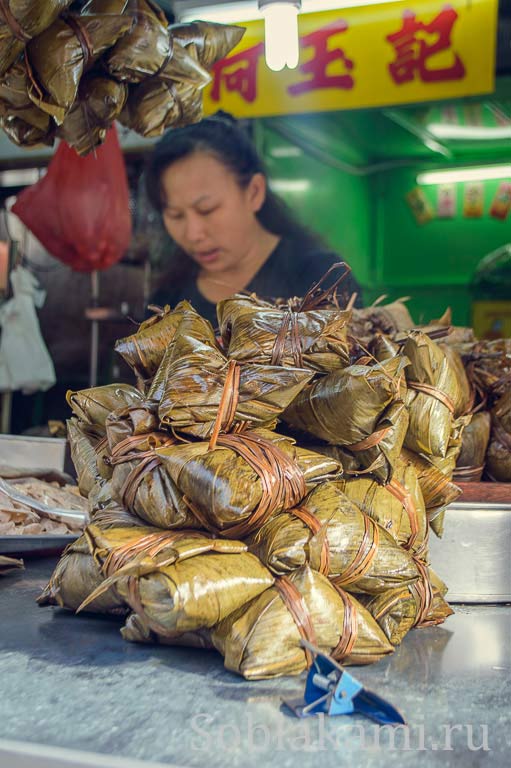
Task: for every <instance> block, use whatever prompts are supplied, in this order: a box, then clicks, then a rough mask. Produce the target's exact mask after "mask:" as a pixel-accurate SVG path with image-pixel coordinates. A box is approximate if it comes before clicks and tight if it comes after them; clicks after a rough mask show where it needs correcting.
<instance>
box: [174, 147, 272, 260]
mask: <svg viewBox="0 0 511 768" xmlns="http://www.w3.org/2000/svg"><path fill="white" fill-rule="evenodd" d="M161 183H162V188H163V193H164V200H165V201H166V205H165V207H164V209H163V221H164V223H165V227H166V229H167V232H168V233H169V235H170V236H171V237H172V239H173V240H174V241H175V242H176V243H177V244H178V245H179V246H180V247H181V248H182V249H183V250H184V251H185V252H186V253H187V254H188V255H189V256H190V257H191V258H192V259H193V260H194V261H195V262H196V263H197V264H198V265H199V266H200V267H201V268H202V269H203V270H204V271H206V272H223V271H226V270H230V269H236V267H239V266H240V263H242V262H243V260H244V258H246V257H247V255H248V254H249V253H250V251H251V248H252V247H253V246H254V244H255V242H256V241H257V238H258V236H259V231H260V224H259V222H258V220H257V218H256V213H257V211H258V210H259V209H260V208H261V206H262V205H263V203H264V200H265V196H266V181H265V178H264V176H263V175H262V174H260V173H258V174H255V176H253V178H252V180H251V181H250V183H249V185H248V187H246V188H242V187H240V185H239V183H238V180H237V179H236V177H235V175H234V174H233V173H232V172H231V171H230V169H229V168H227V167H226V166H225V165H224V164H223V163H222V162H220V161H219V160H218V159H217V158H216V157H214V156H213V155H210V154H208V153H207V152H196V153H194V154H193V155H189V156H188V157H185V158H183V159H182V160H178V161H177V162H175V163H173V164H172V165H171V166H170V167H169V168H167V169H166V170H165V171H164V173H163V174H162V177H161Z"/></svg>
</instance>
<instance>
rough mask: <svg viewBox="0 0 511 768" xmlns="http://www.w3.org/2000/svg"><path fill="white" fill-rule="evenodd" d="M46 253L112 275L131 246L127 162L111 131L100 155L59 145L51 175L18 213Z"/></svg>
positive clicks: (23, 199) (20, 201)
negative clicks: (104, 270) (110, 271)
mask: <svg viewBox="0 0 511 768" xmlns="http://www.w3.org/2000/svg"><path fill="white" fill-rule="evenodd" d="M12 211H13V213H15V214H16V215H17V216H19V218H20V219H21V221H22V222H23V223H24V224H25V226H26V227H28V229H29V230H30V231H31V232H33V234H34V235H35V236H36V237H37V239H38V240H39V241H40V242H41V243H42V244H43V246H44V247H45V248H46V250H47V251H48V252H49V253H51V254H52V256H55V257H56V258H57V259H59V260H60V261H63V262H64V264H68V265H69V266H70V267H72V269H75V270H77V271H79V272H92V271H93V270H96V269H107V267H110V266H112V264H115V263H116V262H118V261H119V260H120V259H121V258H122V256H123V254H124V252H125V251H126V249H127V248H128V245H129V243H130V239H131V213H130V209H129V190H128V180H127V177H126V167H125V164H124V157H123V155H122V152H121V148H120V146H119V141H118V138H117V132H116V130H115V127H114V128H111V129H110V130H109V132H108V135H107V138H106V141H105V143H104V144H103V145H102V146H101V147H99V148H98V149H97V150H96V152H95V155H94V153H91V154H90V155H87V156H86V157H80V156H79V155H77V153H76V152H75V150H74V149H71V147H68V145H67V144H66V143H65V142H61V144H60V145H59V147H58V149H57V151H56V153H55V155H54V157H53V159H52V161H51V163H50V165H49V166H48V171H47V173H46V175H45V176H44V177H43V178H42V179H41V180H40V181H38V182H37V184H34V185H33V186H31V187H28V188H27V189H24V190H23V192H21V193H20V194H19V195H18V198H17V200H16V202H15V204H14V206H13V207H12Z"/></svg>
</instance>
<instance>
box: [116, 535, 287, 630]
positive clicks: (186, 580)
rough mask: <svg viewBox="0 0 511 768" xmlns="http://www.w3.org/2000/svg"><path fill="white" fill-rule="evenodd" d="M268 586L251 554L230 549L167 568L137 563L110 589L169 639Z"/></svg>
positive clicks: (210, 621)
mask: <svg viewBox="0 0 511 768" xmlns="http://www.w3.org/2000/svg"><path fill="white" fill-rule="evenodd" d="M231 544H234V545H235V547H236V549H237V548H239V546H240V542H234V543H233V542H231ZM241 546H243V545H241ZM272 584H273V577H272V576H271V574H270V572H269V571H268V570H267V569H266V568H265V567H264V566H263V565H262V564H261V563H260V562H259V560H258V559H257V558H256V557H255V556H254V555H251V554H250V553H248V552H238V551H234V552H232V553H231V554H216V553H212V554H202V555H197V556H195V557H190V558H188V559H186V560H183V561H180V562H177V563H176V564H175V565H168V566H166V565H162V566H157V565H154V566H153V567H152V568H151V567H150V565H149V564H147V565H146V564H141V566H140V573H139V574H138V575H137V574H134V573H132V574H130V576H126V577H123V576H119V578H117V580H116V582H115V587H116V590H117V591H118V593H119V594H120V595H121V597H122V598H123V599H124V600H125V601H126V602H127V603H128V604H129V605H130V606H131V608H132V609H133V611H134V612H135V613H136V614H137V615H138V617H139V620H140V621H141V623H142V624H143V625H144V626H145V627H147V628H148V629H151V630H152V631H153V632H155V633H156V634H158V635H161V636H163V637H167V638H169V639H172V638H174V637H175V636H177V635H181V634H183V633H184V632H195V631H197V630H200V629H204V628H205V629H207V628H210V627H213V626H214V625H216V624H218V623H219V622H220V621H222V619H224V618H226V617H227V616H229V615H230V614H231V613H233V611H236V610H237V609H238V608H240V607H241V606H243V605H245V604H246V603H248V602H250V600H252V599H253V598H254V597H257V595H259V594H260V593H261V592H264V590H266V589H268V587H271V585H272Z"/></svg>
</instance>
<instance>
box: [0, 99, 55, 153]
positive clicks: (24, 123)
mask: <svg viewBox="0 0 511 768" xmlns="http://www.w3.org/2000/svg"><path fill="white" fill-rule="evenodd" d="M34 109H35V108H34ZM39 117H40V115H38V114H36V113H35V112H34V111H33V110H27V112H25V110H19V111H17V112H16V113H12V112H10V113H9V114H6V115H5V116H3V117H2V116H0V128H2V130H3V131H4V133H5V134H6V135H7V136H8V137H9V139H10V140H11V141H12V142H13V143H14V144H17V146H19V147H43V146H49V147H51V146H53V143H54V141H55V129H54V127H53V126H51V125H50V126H49V127H48V128H40V127H39V126H37V125H34V122H35V121H36V119H39Z"/></svg>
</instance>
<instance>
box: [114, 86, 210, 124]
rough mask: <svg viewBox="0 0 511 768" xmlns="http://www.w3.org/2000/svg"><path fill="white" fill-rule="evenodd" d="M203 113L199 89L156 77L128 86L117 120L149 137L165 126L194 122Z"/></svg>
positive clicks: (200, 117)
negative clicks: (122, 107)
mask: <svg viewBox="0 0 511 768" xmlns="http://www.w3.org/2000/svg"><path fill="white" fill-rule="evenodd" d="M201 87H202V85H201ZM202 115H203V108H202V91H201V90H200V88H198V87H197V86H195V85H191V84H189V83H180V82H171V81H168V80H165V79H162V78H159V77H155V78H150V79H148V80H146V81H144V82H143V83H140V85H135V86H132V87H131V88H130V92H129V95H128V101H127V104H126V106H125V108H124V109H123V111H122V112H121V114H120V115H119V122H121V123H122V125H124V126H126V127H127V128H131V130H133V131H136V133H139V134H140V135H141V136H145V137H148V138H151V137H155V136H161V135H162V133H163V132H164V131H165V130H166V129H167V128H178V127H180V126H182V125H188V124H189V123H196V122H198V121H199V120H201V119H202Z"/></svg>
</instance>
